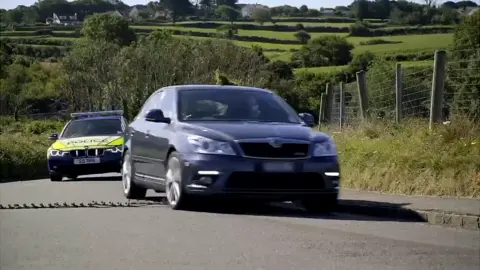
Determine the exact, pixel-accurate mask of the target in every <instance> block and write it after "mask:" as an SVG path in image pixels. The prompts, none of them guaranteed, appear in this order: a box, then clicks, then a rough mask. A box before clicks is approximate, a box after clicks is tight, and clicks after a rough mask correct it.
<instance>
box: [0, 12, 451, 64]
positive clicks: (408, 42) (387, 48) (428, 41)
mask: <svg viewBox="0 0 480 270" xmlns="http://www.w3.org/2000/svg"><path fill="white" fill-rule="evenodd" d="M191 23H193V22H191V21H190V22H179V23H178V25H179V26H138V25H134V26H132V28H139V29H152V30H153V29H170V30H181V31H192V32H205V33H212V34H215V33H217V30H216V29H208V28H193V27H182V26H180V25H182V24H191ZM217 23H218V22H217ZM223 23H226V24H227V23H229V22H223ZM238 23H249V24H253V22H238ZM377 23H380V22H377ZM277 24H288V25H295V24H296V23H295V22H282V21H281V20H280V21H278V22H277ZM302 24H303V25H304V26H322V25H323V26H333V27H334V26H338V27H344V26H348V25H349V24H350V23H324V22H311V23H302ZM18 32H21V31H18ZM5 33H15V32H11V31H10V32H5ZM23 33H29V34H31V36H30V35H28V36H5V37H7V38H16V39H21V38H30V39H52V40H69V41H73V40H77V38H74V37H52V36H48V35H43V36H39V35H35V31H23ZM54 33H73V32H72V31H54ZM238 35H240V36H252V37H255V36H256V37H267V38H272V39H273V38H274V39H278V40H295V39H296V38H295V36H294V35H295V32H278V31H263V30H239V33H238ZM324 35H341V36H347V34H346V33H311V36H312V38H317V37H321V36H324ZM193 38H203V39H204V38H207V37H193ZM379 38H380V39H383V40H386V41H395V42H397V43H390V44H376V45H360V43H361V42H365V41H368V40H371V39H379ZM347 40H348V41H349V42H351V43H352V44H353V45H354V46H355V47H354V49H353V54H359V53H362V52H365V51H371V52H373V53H376V54H398V53H407V52H409V53H410V52H421V51H422V52H423V51H432V52H433V51H434V50H437V49H445V48H448V47H449V46H450V44H451V43H452V41H453V35H452V34H424V35H403V36H382V37H348V36H347ZM235 42H236V43H237V44H238V45H240V46H245V47H251V46H253V45H256V46H260V47H262V48H263V49H265V55H266V56H267V57H269V58H270V59H271V60H283V61H287V62H289V61H290V59H291V55H292V51H294V50H298V49H299V48H300V47H301V45H299V44H276V43H267V42H248V41H235ZM38 46H41V45H38ZM342 68H343V67H331V68H328V67H320V68H316V69H314V70H315V72H317V71H318V72H323V71H328V70H329V69H330V70H341V69H342Z"/></svg>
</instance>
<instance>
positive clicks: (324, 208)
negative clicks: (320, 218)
mask: <svg viewBox="0 0 480 270" xmlns="http://www.w3.org/2000/svg"><path fill="white" fill-rule="evenodd" d="M301 205H302V206H303V208H304V209H305V210H307V212H309V213H312V214H329V213H331V212H334V211H335V210H336V209H337V206H338V194H328V195H325V196H322V197H320V198H304V199H303V200H301Z"/></svg>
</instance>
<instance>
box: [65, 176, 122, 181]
mask: <svg viewBox="0 0 480 270" xmlns="http://www.w3.org/2000/svg"><path fill="white" fill-rule="evenodd" d="M63 181H65V182H87V181H91V182H118V181H122V177H121V176H108V177H100V176H95V177H91V176H84V177H79V178H76V179H70V178H64V179H63Z"/></svg>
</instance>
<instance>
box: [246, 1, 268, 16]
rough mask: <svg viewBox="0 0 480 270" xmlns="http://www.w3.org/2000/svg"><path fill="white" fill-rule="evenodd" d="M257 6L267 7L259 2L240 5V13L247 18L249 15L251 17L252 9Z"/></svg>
mask: <svg viewBox="0 0 480 270" xmlns="http://www.w3.org/2000/svg"><path fill="white" fill-rule="evenodd" d="M257 8H268V7H266V6H263V5H259V4H247V5H244V6H243V7H242V9H241V10H240V13H241V14H242V17H244V18H249V17H252V14H253V11H254V10H255V9H257Z"/></svg>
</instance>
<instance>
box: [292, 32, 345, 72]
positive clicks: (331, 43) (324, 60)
mask: <svg viewBox="0 0 480 270" xmlns="http://www.w3.org/2000/svg"><path fill="white" fill-rule="evenodd" d="M352 49H353V45H352V44H350V43H349V42H348V41H347V39H346V38H345V37H342V36H337V35H328V36H322V37H317V38H315V39H312V40H310V41H309V42H308V45H304V46H302V47H301V48H300V50H299V51H297V52H296V53H294V54H293V56H292V60H293V61H300V62H301V63H302V64H303V66H304V67H311V66H340V65H346V64H348V63H349V62H350V61H351V60H352V52H351V51H352Z"/></svg>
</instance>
